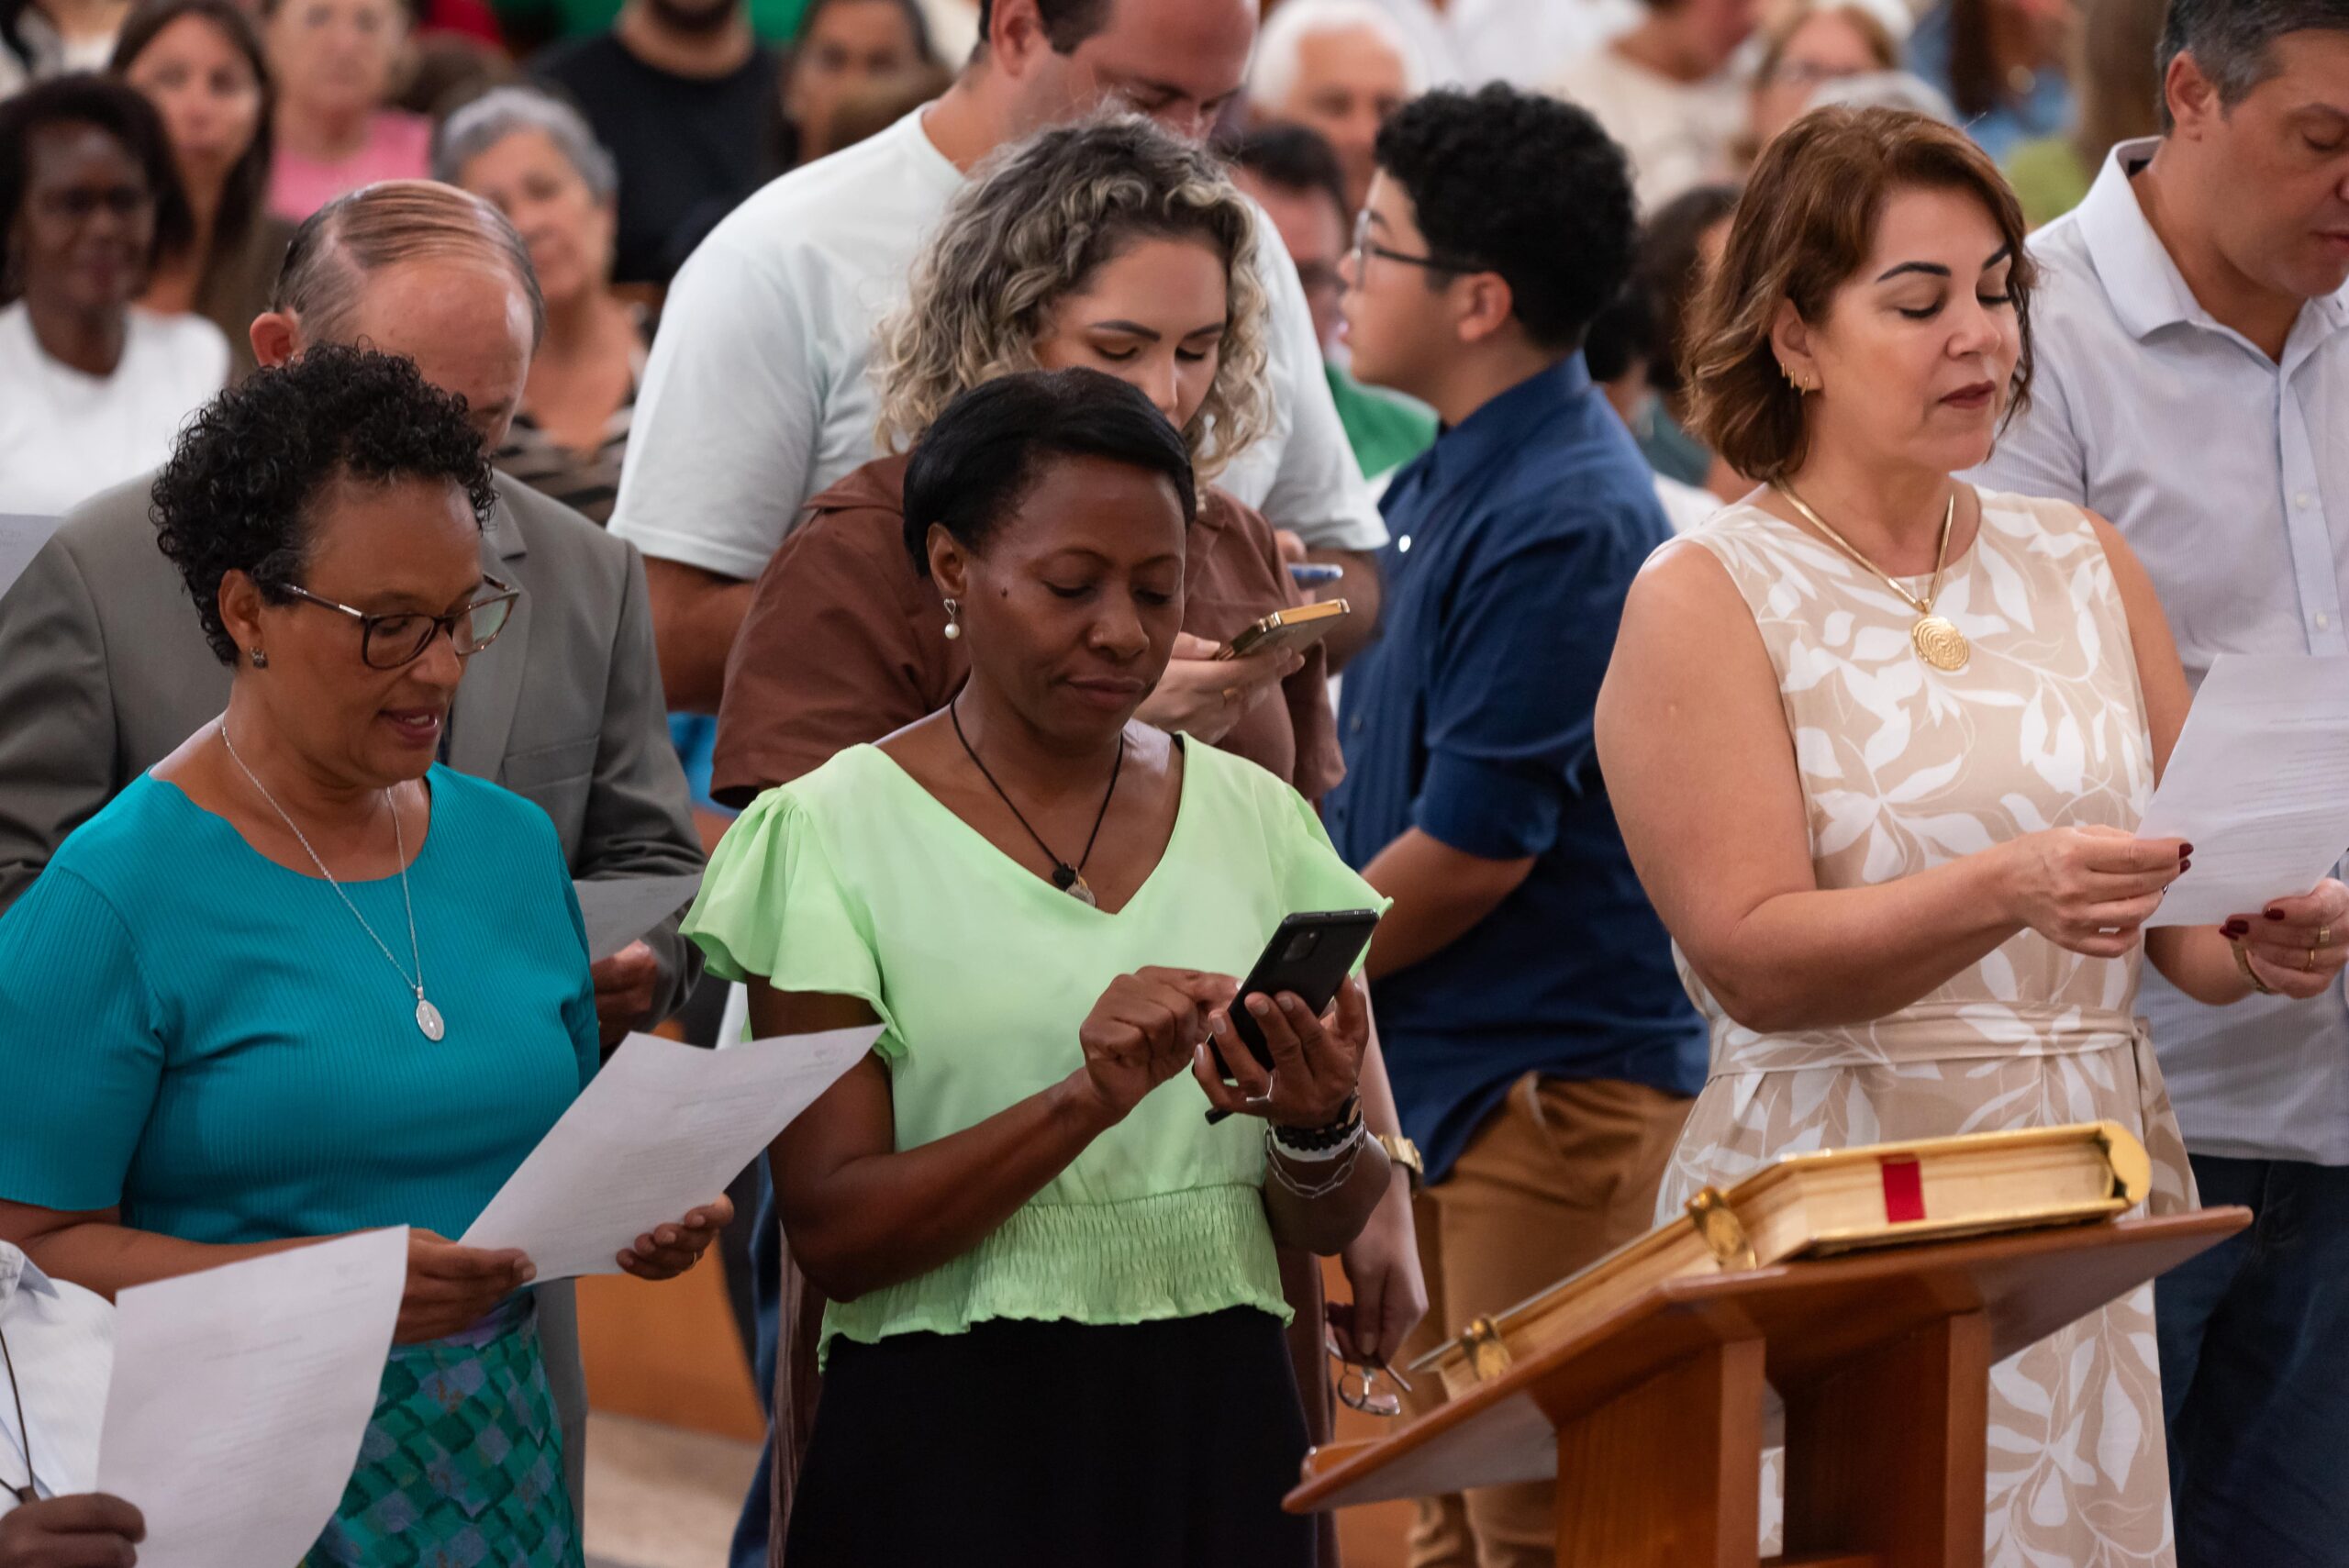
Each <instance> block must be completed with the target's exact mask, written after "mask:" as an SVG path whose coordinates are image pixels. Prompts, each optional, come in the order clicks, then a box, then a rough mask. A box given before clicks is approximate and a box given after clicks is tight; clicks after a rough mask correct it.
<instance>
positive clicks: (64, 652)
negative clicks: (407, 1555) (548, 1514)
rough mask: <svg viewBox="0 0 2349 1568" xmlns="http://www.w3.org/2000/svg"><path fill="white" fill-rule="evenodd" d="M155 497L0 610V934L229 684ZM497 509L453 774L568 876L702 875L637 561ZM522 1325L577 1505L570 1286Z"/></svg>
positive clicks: (100, 509) (672, 958) (532, 509)
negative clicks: (532, 828) (65, 848)
mask: <svg viewBox="0 0 2349 1568" xmlns="http://www.w3.org/2000/svg"><path fill="white" fill-rule="evenodd" d="M152 483H153V476H152V475H149V476H147V477H146V478H141V479H137V480H133V481H132V482H131V483H129V484H124V485H121V486H119V487H117V488H116V489H113V490H109V491H106V492H105V493H104V494H102V495H98V496H96V497H95V498H94V499H92V500H90V501H88V502H86V503H84V504H83V506H80V507H79V508H77V509H76V510H75V511H74V512H73V513H72V515H71V516H70V517H67V519H66V521H65V525H64V527H63V528H60V529H59V530H58V532H57V534H56V535H55V536H54V537H53V538H51V539H50V541H49V542H48V543H47V544H46V545H44V546H43V547H42V548H41V550H40V553H39V555H38V556H37V557H35V558H34V560H33V562H32V564H31V565H30V566H28V567H27V568H26V570H25V573H24V575H23V576H22V577H20V578H18V579H17V583H16V584H15V585H14V586H13V587H11V588H10V589H9V590H8V591H7V593H6V595H0V913H6V910H7V908H8V907H9V906H10V905H12V904H14V903H15V902H16V900H17V898H18V897H19V896H21V895H23V893H24V891H25V889H26V888H28V887H29V886H30V885H31V884H32V882H33V879H34V878H35V877H36V876H38V875H39V874H40V870H41V868H42V867H43V866H45V865H47V864H48V863H49V860H50V855H51V854H53V853H54V852H55V851H56V849H57V846H58V845H59V844H61V842H63V841H64V839H65V836H66V835H67V834H68V833H71V832H72V830H73V829H74V828H77V827H79V826H80V825H81V824H82V823H83V822H84V821H86V820H87V819H88V818H89V817H92V816H93V815H95V813H96V812H97V810H98V808H99V807H101V806H105V805H106V802H107V801H109V800H112V799H113V798H114V796H115V794H116V792H117V791H118V790H120V789H121V788H123V786H124V785H126V784H128V783H129V782H130V781H131V780H133V779H135V778H137V777H138V776H139V774H140V773H144V772H146V771H147V769H149V768H150V767H152V766H153V765H154V764H155V763H157V762H161V761H162V759H163V758H164V757H166V756H168V755H170V754H171V752H172V751H173V750H175V749H176V748H177V747H178V746H179V744H180V742H181V741H183V740H186V739H187V738H188V737H189V736H190V735H193V734H194V733H195V731H196V730H197V729H198V728H200V727H202V726H203V725H204V724H205V723H206V722H207V721H209V720H210V719H212V718H214V717H217V715H218V714H219V713H220V711H221V709H222V708H224V707H226V706H228V670H227V668H226V667H225V666H223V665H222V664H221V663H220V662H219V660H218V659H217V658H216V657H215V656H214V654H213V652H212V649H211V646H210V644H208V643H206V641H205V639H204V632H203V628H201V626H200V625H199V624H198V623H197V620H196V616H195V606H193V605H192V604H190V603H189V601H188V595H187V589H186V586H185V584H184V583H183V582H182V581H181V578H180V574H179V569H178V568H177V567H175V566H173V564H172V562H170V561H169V560H167V559H166V558H165V557H164V555H163V553H162V551H161V550H159V549H157V548H156V544H155V529H154V525H153V524H152V523H151V522H150V520H149V517H148V491H149V488H150V485H151V484H152ZM497 488H498V496H499V505H498V507H497V510H496V512H495V514H493V516H492V517H491V519H490V525H489V527H488V528H487V529H486V530H485V531H484V535H483V539H482V562H483V567H484V570H485V571H487V572H490V573H495V575H497V576H498V577H501V578H503V579H504V580H505V581H507V582H508V583H511V584H515V585H516V586H517V587H519V588H520V589H522V591H523V593H522V599H521V602H520V603H519V604H518V605H517V606H515V608H514V613H513V615H512V616H511V617H509V618H508V620H507V625H506V629H505V631H504V632H503V633H502V634H501V635H500V636H499V637H498V639H497V640H496V641H495V643H492V644H491V645H490V646H489V647H488V648H487V649H485V650H484V651H482V652H481V653H479V654H476V655H475V656H474V657H473V659H472V660H470V661H468V662H467V667H466V670H465V675H464V680H463V682H462V684H460V685H459V686H458V688H457V698H456V704H455V706H454V707H453V709H452V710H451V713H450V717H449V762H450V765H451V766H452V767H454V768H456V769H457V770H458V771H459V772H461V773H472V774H474V775H476V776H478V777H481V778H485V779H493V780H495V781H496V782H497V783H498V784H504V785H505V786H506V787H507V788H508V789H510V790H512V791H514V792H515V793H516V794H518V795H524V796H526V797H528V798H529V799H530V800H532V801H535V802H536V803H537V804H538V805H539V806H541V807H543V808H544V809H545V811H546V814H547V815H548V816H549V817H552V818H554V826H555V831H556V832H557V833H558V834H560V835H561V836H562V849H563V853H564V855H565V856H566V857H568V858H569V860H570V862H571V871H572V874H573V876H574V877H582V878H596V877H625V876H670V875H675V874H678V873H685V872H694V871H698V870H700V869H701V866H702V851H701V840H700V837H699V835H698V834H697V833H696V831H695V828H694V823H693V809H692V803H691V799H690V796H689V795H688V793H687V790H686V787H685V771H684V769H683V768H681V767H680V766H679V765H678V762H677V756H676V752H675V751H674V749H673V748H672V747H671V745H670V742H669V729H668V721H667V717H666V714H665V713H664V711H663V708H662V695H661V673H660V669H659V667H658V665H657V663H656V662H655V659H654V654H653V647H652V617H651V605H650V603H649V601H648V599H647V596H646V593H645V586H644V568H643V564H642V562H640V560H639V558H638V556H637V552H636V549H635V547H634V546H632V545H629V544H627V543H625V542H623V541H622V540H619V539H614V538H613V537H612V536H611V535H609V534H607V533H606V532H604V530H603V529H601V528H597V527H596V526H595V525H594V524H593V523H590V522H589V521H587V519H586V518H584V517H581V516H580V515H579V514H578V513H576V512H574V511H573V510H571V508H569V507H568V506H562V504H561V503H559V502H556V501H552V500H550V499H548V498H547V497H545V496H543V495H540V494H539V493H538V492H536V491H534V490H531V489H529V487H527V486H525V485H522V484H516V483H514V482H512V481H509V480H507V478H506V477H505V476H504V475H502V474H501V475H499V476H498V481H497ZM646 940H648V941H649V942H650V943H651V947H652V949H653V951H655V952H656V953H658V954H659V955H660V959H661V984H660V987H659V990H658V994H657V995H656V998H655V1008H656V1011H657V1013H658V1014H660V1015H662V1016H665V1015H666V1014H668V1013H670V1012H673V1011H674V1010H675V1009H676V1007H677V1006H678V1005H679V1004H680V1003H682V1002H683V1001H684V1000H685V993H686V992H687V991H688V990H690V989H691V988H692V985H693V983H694V981H695V980H696V978H697V977H698V976H699V974H700V971H701V961H700V958H699V955H698V954H697V953H696V951H694V949H693V948H692V945H691V944H690V943H688V942H686V941H685V939H684V938H683V937H682V936H681V935H680V934H679V933H678V930H677V921H676V920H674V919H672V920H671V921H669V922H668V924H666V925H665V926H663V927H662V929H660V930H658V931H656V932H655V933H653V934H652V935H651V937H649V938H648V939H646ZM540 1331H541V1333H542V1335H543V1337H544V1339H545V1340H546V1351H547V1372H548V1376H549V1378H550V1380H551V1383H552V1384H553V1386H554V1394H555V1398H556V1403H557V1405H558V1406H559V1407H561V1408H562V1416H563V1426H564V1435H565V1437H566V1439H567V1440H568V1441H567V1443H566V1451H567V1453H568V1455H569V1459H570V1465H569V1468H570V1470H571V1479H572V1483H573V1490H572V1496H573V1498H574V1500H575V1499H577V1498H578V1497H579V1496H581V1476H582V1472H581V1470H580V1468H579V1467H580V1463H581V1456H582V1454H583V1453H584V1449H585V1427H584V1418H585V1406H586V1398H585V1392H584V1380H583V1379H582V1378H581V1376H580V1373H579V1358H578V1350H577V1330H576V1327H575V1325H574V1323H573V1306H572V1299H571V1287H570V1285H569V1284H567V1283H566V1284H555V1285H550V1286H544V1287H541V1288H540Z"/></svg>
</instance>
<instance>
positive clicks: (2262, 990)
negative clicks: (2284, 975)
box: [2227, 937, 2277, 996]
mask: <svg viewBox="0 0 2349 1568" xmlns="http://www.w3.org/2000/svg"><path fill="white" fill-rule="evenodd" d="M2227 946H2228V947H2229V948H2231V949H2232V950H2233V951H2234V955H2235V967H2236V968H2237V969H2240V970H2242V971H2243V978H2244V979H2245V980H2248V981H2250V982H2251V988H2252V989H2253V990H2254V991H2256V992H2258V993H2259V994H2260V995H2263V996H2273V995H2277V990H2276V987H2274V986H2273V985H2270V984H2267V982H2266V981H2265V980H2262V979H2261V978H2259V972H2258V971H2256V970H2254V969H2253V968H2252V967H2251V954H2249V953H2247V952H2245V951H2243V943H2241V942H2239V941H2237V940H2234V939H2233V938H2232V937H2229V938H2228V939H2227Z"/></svg>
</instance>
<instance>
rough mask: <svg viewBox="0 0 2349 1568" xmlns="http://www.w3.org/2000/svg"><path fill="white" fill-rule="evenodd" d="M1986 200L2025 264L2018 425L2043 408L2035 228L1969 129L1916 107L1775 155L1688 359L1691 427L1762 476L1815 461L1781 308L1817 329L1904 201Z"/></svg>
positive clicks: (1739, 226)
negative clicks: (1891, 204) (2029, 234)
mask: <svg viewBox="0 0 2349 1568" xmlns="http://www.w3.org/2000/svg"><path fill="white" fill-rule="evenodd" d="M1919 188H1923V189H1927V190H1954V191H1965V192H1968V193H1971V194H1972V195H1976V196H1977V197H1979V198H1980V199H1981V201H1982V205H1983V206H1986V207H1987V208H1988V209H1989V212H1990V217H1991V219H1992V220H1993V221H1994V222H1996V223H1997V224H1998V230H1999V232H2000V233H2001V234H2003V235H2004V236H2005V237H2006V240H2007V245H2008V247H2009V251H2010V252H2011V254H2012V256H2013V263H2012V266H2011V270H2010V271H2009V273H2008V280H2009V293H2011V294H2012V295H2013V296H2014V305H2015V319H2016V321H2017V323H2018V324H2019V325H2020V327H2021V332H2022V356H2021V359H2020V360H2018V361H2016V364H2015V376H2014V384H2013V385H2012V386H2011V387H2009V402H2008V407H2007V417H2009V418H2012V417H2014V415H2015V413H2016V412H2017V411H2019V410H2020V409H2021V408H2022V407H2023V406H2025V405H2026V404H2028V403H2029V402H2030V400H2031V368H2032V343H2031V290H2032V284H2033V283H2034V282H2035V281H2036V272H2035V271H2034V269H2033V268H2032V264H2031V257H2030V254H2029V252H2027V251H2026V250H2024V249H2023V235H2024V233H2025V232H2026V226H2025V224H2024V222H2023V217H2022V209H2021V206H2019V205H2017V203H2016V201H2015V195H2014V193H2013V192H2012V191H2010V190H2009V189H2008V188H2007V183H2006V181H2005V180H2004V179H2003V178H2001V177H2000V175H1999V173H1998V166H1997V165H1996V164H1994V163H1992V162H1991V161H1990V160H1989V159H1988V158H1987V156H1985V155H1984V153H1983V152H1982V150H1981V149H1980V148H1978V147H1976V146H1975V145H1974V143H1973V141H1972V140H1970V139H1968V138H1967V137H1966V135H1965V133H1964V132H1963V131H1960V130H1956V129H1954V128H1951V127H1949V126H1946V125H1943V124H1942V123H1941V122H1940V121H1939V120H1936V119H1933V118H1932V117H1928V116H1925V115H1920V114H1916V113H1913V112H1911V111H1909V110H1907V109H1844V108H1826V109H1814V110H1812V111H1811V112H1810V113H1809V114H1807V115H1805V116H1803V117H1802V118H1800V119H1798V120H1797V121H1796V122H1795V123H1794V124H1793V125H1790V126H1788V127H1787V128H1786V129H1785V130H1784V131H1782V132H1780V133H1779V134H1778V136H1777V137H1776V139H1774V140H1773V141H1772V142H1771V143H1770V145H1769V146H1768V147H1766V148H1765V149H1764V150H1763V152H1762V160H1761V161H1760V162H1759V163H1757V164H1755V165H1754V168H1753V179H1752V180H1751V182H1749V183H1747V185H1746V187H1745V194H1744V195H1743V196H1742V197H1741V198H1739V201H1738V204H1737V214H1736V217H1734V218H1733V219H1731V224H1730V233H1729V243H1728V244H1727V245H1726V246H1725V247H1724V248H1723V249H1722V251H1721V259H1720V265H1719V266H1717V267H1715V268H1714V269H1713V275H1712V276H1711V277H1710V278H1709V279H1708V280H1707V282H1706V284H1705V290H1704V295H1703V297H1702V299H1701V301H1700V303H1699V305H1698V320H1697V329H1696V334H1695V337H1694V339H1693V344H1692V348H1691V350H1690V355H1689V367H1688V369H1689V417H1690V420H1691V423H1692V425H1693V426H1694V428H1695V430H1696V433H1697V435H1698V438H1699V439H1702V440H1703V441H1705V443H1706V444H1707V445H1709V446H1710V447H1711V448H1712V449H1713V450H1715V451H1716V452H1718V453H1720V456H1721V458H1722V459H1723V460H1724V461H1725V462H1728V463H1729V465H1730V466H1731V468H1733V469H1735V470H1736V471H1737V472H1738V473H1742V474H1743V475H1744V476H1745V477H1747V478H1749V479H1755V480H1771V479H1776V478H1779V477H1781V476H1782V475H1785V474H1787V473H1792V472H1793V471H1794V470H1795V469H1797V468H1798V467H1800V466H1801V464H1802V459H1803V454H1804V451H1805V450H1806V448H1807V446H1808V444H1809V432H1808V430H1807V429H1806V428H1805V425H1804V406H1803V398H1802V395H1800V394H1799V393H1798V392H1796V391H1795V389H1794V388H1793V387H1791V386H1789V385H1787V379H1786V371H1785V368H1784V367H1783V366H1782V365H1780V364H1779V362H1778V356H1777V352H1776V350H1775V349H1774V348H1773V347H1772V346H1771V340H1770V333H1771V328H1772V327H1773V326H1774V325H1775V324H1776V319H1777V315H1778V303H1779V301H1781V300H1787V301H1791V302H1792V303H1793V305H1794V307H1795V310H1796V312H1797V313H1798V315H1800V316H1801V317H1802V318H1803V319H1804V320H1805V321H1810V322H1816V321H1819V320H1820V319H1822V318H1823V317H1825V315H1826V312H1827V306H1828V302H1829V300H1830V299H1831V298H1832V297H1833V295H1834V293H1835V291H1836V290H1837V289H1838V288H1840V287H1841V286H1842V284H1844V282H1845V281H1846V280H1848V279H1849V278H1850V277H1851V276H1852V275H1853V274H1854V272H1858V271H1859V269H1860V267H1861V265H1862V263H1864V262H1865V261H1866V260H1867V254H1868V248H1869V246H1870V244H1871V243H1872V242H1873V240H1874V239H1875V235H1876V224H1877V222H1878V220H1879V219H1881V218H1882V217H1883V216H1884V208H1885V204H1886V203H1887V201H1888V200H1889V199H1890V198H1891V196H1892V195H1893V193H1895V192H1896V191H1902V190H1916V189H1919Z"/></svg>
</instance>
